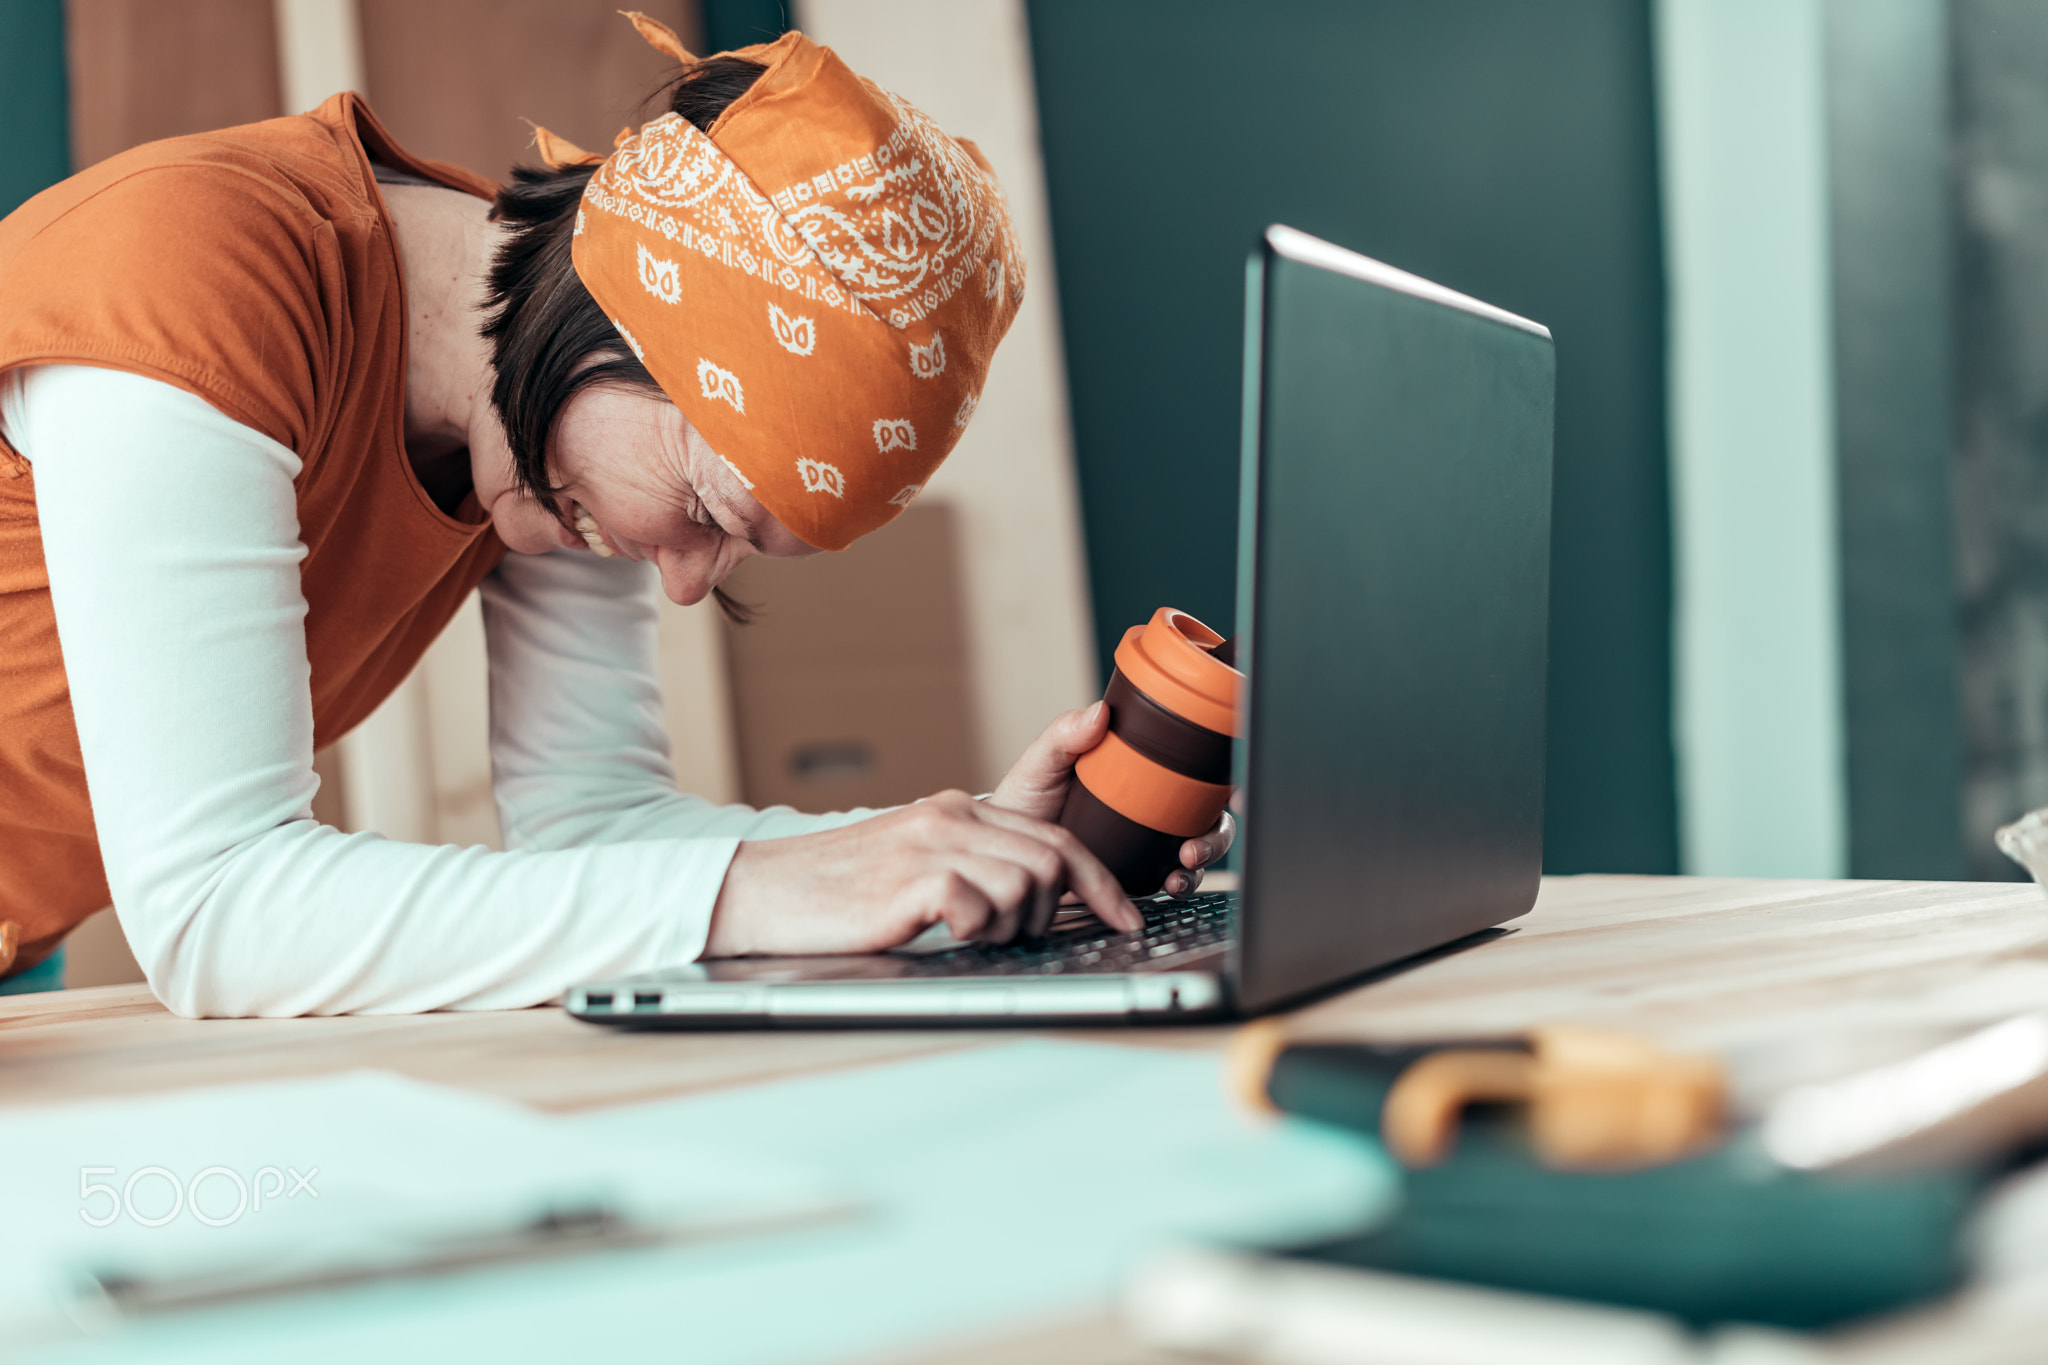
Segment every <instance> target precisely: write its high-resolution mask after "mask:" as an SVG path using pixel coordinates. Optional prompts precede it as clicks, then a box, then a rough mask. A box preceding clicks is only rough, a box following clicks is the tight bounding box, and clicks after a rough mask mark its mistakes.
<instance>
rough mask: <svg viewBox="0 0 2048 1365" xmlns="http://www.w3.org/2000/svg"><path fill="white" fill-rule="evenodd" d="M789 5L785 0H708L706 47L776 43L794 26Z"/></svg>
mask: <svg viewBox="0 0 2048 1365" xmlns="http://www.w3.org/2000/svg"><path fill="white" fill-rule="evenodd" d="M789 8H790V7H789V6H788V5H786V4H784V3H783V0H704V9H703V14H704V50H705V51H706V52H730V51H731V50H732V49H734V48H736V47H752V46H753V45H754V44H755V43H772V42H774V41H775V40H776V39H777V38H780V37H781V36H782V35H783V34H785V33H787V32H788V31H789V29H790V26H791V22H792V21H791V19H790V16H789Z"/></svg>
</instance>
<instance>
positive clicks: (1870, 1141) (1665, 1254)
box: [1232, 1018, 2048, 1329]
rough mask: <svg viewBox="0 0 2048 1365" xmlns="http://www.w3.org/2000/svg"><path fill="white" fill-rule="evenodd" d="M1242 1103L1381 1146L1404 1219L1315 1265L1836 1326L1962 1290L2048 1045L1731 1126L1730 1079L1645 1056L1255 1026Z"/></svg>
mask: <svg viewBox="0 0 2048 1365" xmlns="http://www.w3.org/2000/svg"><path fill="white" fill-rule="evenodd" d="M1232 1075H1233V1084H1234V1086H1235V1088H1236V1090H1237V1092H1238V1093H1239V1095H1240V1096H1241V1097H1244V1098H1246V1099H1249V1100H1252V1101H1254V1102H1256V1103H1258V1104H1260V1105H1261V1106H1263V1107H1267V1108H1270V1109H1278V1110H1283V1111H1285V1112H1287V1113H1291V1114H1295V1115H1299V1116H1301V1117H1304V1118H1310V1119H1315V1120H1319V1121H1321V1122H1325V1123H1330V1124H1334V1125H1337V1126H1341V1127H1345V1128H1350V1129H1353V1130H1355V1131H1363V1132H1367V1133H1371V1134H1373V1135H1375V1136H1378V1137H1381V1138H1382V1139H1383V1140H1384V1141H1385V1142H1386V1143H1387V1145H1388V1147H1389V1148H1390V1149H1391V1150H1392V1151H1393V1152H1394V1153H1395V1154H1396V1155H1398V1156H1400V1157H1401V1159H1402V1160H1403V1162H1404V1164H1406V1165H1408V1166H1409V1167H1410V1170H1409V1171H1408V1173H1407V1175H1406V1177H1405V1187H1404V1192H1403V1199H1402V1203H1401V1206H1400V1208H1399V1210H1398V1212H1397V1213H1396V1214H1395V1215H1394V1216H1393V1217H1392V1218H1391V1219H1390V1220H1388V1221H1387V1222H1386V1223H1385V1224H1383V1225H1381V1226H1379V1227H1378V1228H1376V1229H1374V1230H1372V1231H1371V1232H1370V1233H1368V1234H1366V1235H1363V1236H1360V1237H1356V1238H1351V1239H1347V1240H1344V1241H1340V1242H1335V1243H1331V1244H1329V1245H1326V1246H1322V1247H1318V1248H1314V1249H1311V1250H1310V1251H1308V1252H1307V1253H1305V1254H1306V1255H1307V1256H1308V1257H1309V1258H1311V1259H1314V1260H1319V1261H1324V1262H1337V1263H1341V1264H1346V1265H1352V1266H1361V1267H1370V1268H1374V1269H1378V1270H1383V1271H1391V1272H1398V1273H1401V1274H1408V1275H1423V1276H1433V1277H1439V1278H1443V1279H1451V1280H1463V1281H1467V1282H1471V1283H1475V1284H1483V1285H1491V1286H1496V1287H1499V1288H1503V1289H1511V1290H1519V1291H1524V1292H1534V1293H1544V1294H1556V1295H1564V1296H1568V1297H1572V1298H1580V1299H1591V1300H1598V1301H1603V1302H1607V1303H1612V1304H1620V1305H1626V1306H1630V1307H1637V1308H1649V1309H1654V1310H1657V1311H1659V1312H1664V1313H1669V1314H1672V1315H1673V1316H1675V1317H1677V1318H1679V1319H1682V1320H1684V1321H1686V1322H1688V1323H1693V1324H1706V1323H1717V1322H1728V1321H1742V1322H1752V1323H1764V1324H1770V1325H1774V1326H1783V1327H1794V1328H1802V1329H1804V1328H1817V1327H1826V1326H1832V1325H1835V1324H1838V1323H1842V1322H1847V1321H1850V1320H1853V1319H1857V1318H1862V1317H1867V1316H1869V1315H1872V1314H1876V1313H1881V1312H1887V1311H1891V1310H1894V1309H1897V1308H1900V1307H1903V1306H1905V1305H1907V1304H1911V1303H1915V1302H1918V1301H1921V1300H1925V1299H1928V1298H1931V1297H1933V1296H1936V1295H1939V1294H1942V1293H1944V1292H1946V1291H1948V1290H1949V1289H1951V1288H1953V1287H1954V1286H1955V1285H1957V1284H1958V1283H1959V1282H1960V1281H1961V1279H1962V1276H1963V1253H1962V1249H1961V1247H1962V1241H1963V1238H1962V1236H1961V1233H1962V1228H1963V1225H1964V1223H1965V1220H1966V1219H1967V1218H1968V1216H1969V1214H1970V1213H1971V1211H1972V1208H1973V1206H1974V1204H1975V1203H1976V1201H1977V1199H1978V1196H1979V1195H1980V1194H1981V1193H1982V1192H1983V1191H1984V1190H1985V1189H1986V1187H1987V1186H1988V1185H1989V1184H1991V1182H1993V1181H1994V1180H1996V1179H1998V1178H1999V1177H2001V1176H2003V1175H2006V1174H2008V1173H2010V1172H2011V1171H2012V1170H2013V1169H2014V1168H2015V1167H2016V1166H2018V1165H2019V1164H2021V1163H2022V1162H2024V1161H2025V1160H2027V1159H2028V1158H2029V1156H2030V1155H2031V1154H2033V1152H2034V1151H2035V1148H2036V1144H2037V1143H2038V1142H2039V1140H2040V1136H2041V1134H2043V1132H2044V1131H2048V1021H2043V1020H2039V1019H2033V1018H2028V1019H2023V1020H2013V1021H2007V1022H2006V1023H2003V1024H2000V1025H1997V1026H1995V1027H1993V1028H1990V1029H1985V1030H1982V1031H1980V1032H1978V1033H1975V1034H1971V1035H1969V1036H1966V1037H1964V1038H1961V1039H1958V1040H1955V1041H1952V1042H1948V1043H1945V1044H1944V1045H1943V1046H1941V1047H1939V1048H1936V1049H1934V1050H1932V1051H1930V1052H1926V1053H1923V1054H1921V1055H1918V1056H1914V1057H1908V1058H1904V1059H1902V1060H1897V1061H1893V1062H1890V1063H1888V1064H1887V1065H1885V1066H1882V1067H1878V1068H1874V1069H1871V1070H1868V1071H1864V1072H1861V1073H1859V1074H1856V1075H1851V1076H1846V1077H1842V1078H1839V1079H1834V1080H1829V1081H1826V1082H1822V1083H1808V1084H1804V1085H1801V1086H1798V1087H1796V1088H1794V1089H1791V1090H1788V1091H1787V1092H1786V1093H1784V1094H1782V1095H1779V1096H1776V1097H1773V1098H1771V1099H1770V1100H1769V1101H1768V1103H1767V1104H1766V1105H1765V1108H1764V1111H1763V1112H1761V1113H1759V1114H1756V1115H1754V1116H1748V1115H1745V1116H1743V1117H1744V1118H1745V1119H1748V1118H1753V1119H1754V1120H1755V1121H1753V1122H1743V1123H1740V1124H1736V1123H1733V1122H1732V1121H1731V1120H1730V1118H1729V1117H1728V1115H1727V1114H1726V1109H1727V1101H1726V1099H1725V1096H1726V1093H1727V1086H1726V1084H1725V1083H1724V1081H1723V1078H1722V1076H1721V1072H1720V1068H1719V1066H1718V1065H1717V1064H1716V1063H1714V1062H1712V1061H1710V1060H1707V1059H1703V1058H1688V1057H1680V1056H1676V1055H1673V1054H1670V1053H1666V1052H1663V1051H1661V1050H1660V1049H1657V1048H1655V1047H1654V1046H1652V1045H1650V1044H1648V1043H1645V1042H1640V1041H1638V1040H1633V1039H1626V1038H1617V1037H1615V1036H1613V1035H1607V1034H1600V1033H1596V1032H1593V1031H1590V1030H1580V1029H1572V1028H1556V1029H1542V1030H1538V1031H1536V1032H1535V1033H1534V1034H1532V1035H1531V1036H1530V1037H1528V1038H1512V1039H1481V1040H1469V1039H1468V1040H1459V1041H1457V1042H1455V1043H1443V1044H1421V1045H1405V1046H1386V1045H1374V1044H1368V1043H1353V1042H1293V1041H1290V1040H1289V1039H1288V1038H1287V1037H1286V1036H1285V1034H1284V1033H1280V1032H1277V1031H1276V1030H1275V1029H1274V1028H1273V1027H1272V1026H1271V1025H1266V1026H1259V1025H1254V1026H1253V1027H1252V1028H1251V1029H1248V1030H1246V1031H1245V1033H1244V1034H1243V1035H1242V1036H1241V1038H1240V1040H1239V1043H1238V1046H1237V1048H1236V1049H1235V1052H1234V1056H1233V1072H1232Z"/></svg>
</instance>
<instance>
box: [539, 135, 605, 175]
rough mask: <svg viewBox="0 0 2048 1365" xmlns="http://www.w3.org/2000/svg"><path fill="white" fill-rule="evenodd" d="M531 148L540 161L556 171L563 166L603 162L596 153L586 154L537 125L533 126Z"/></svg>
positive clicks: (574, 145) (592, 164)
mask: <svg viewBox="0 0 2048 1365" xmlns="http://www.w3.org/2000/svg"><path fill="white" fill-rule="evenodd" d="M533 146H534V150H535V151H537V152H539V153H540V159H541V160H542V161H545V162H547V163H548V165H549V166H550V167H551V168H552V169H554V170H558V171H559V170H561V169H562V168H563V167H564V166H595V165H597V164H598V163H599V162H601V161H603V160H604V158H603V157H601V156H599V155H598V154H597V153H596V152H586V151H584V150H583V149H582V148H581V147H578V146H577V145H576V144H575V143H573V142H571V141H569V139H568V138H565V137H562V136H559V135H558V134H555V133H551V132H549V131H548V130H547V129H545V128H543V127H541V126H540V125H539V124H538V123H536V124H534V125H533Z"/></svg>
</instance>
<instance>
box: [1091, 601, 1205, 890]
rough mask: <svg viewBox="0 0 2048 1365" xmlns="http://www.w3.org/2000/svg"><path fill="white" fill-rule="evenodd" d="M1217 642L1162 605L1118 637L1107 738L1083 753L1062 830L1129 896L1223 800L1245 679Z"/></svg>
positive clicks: (1149, 881) (1170, 861) (1156, 883)
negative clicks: (1101, 864) (1103, 866)
mask: <svg viewBox="0 0 2048 1365" xmlns="http://www.w3.org/2000/svg"><path fill="white" fill-rule="evenodd" d="M1221 644H1223V637H1222V636H1220V635H1218V634H1217V633H1216V632H1215V631H1213V630H1211V629H1209V628H1208V627H1207V626H1205V625H1203V624H1202V623H1201V622H1200V621H1197V620H1196V619H1195V618H1194V617H1192V616H1190V615H1188V614H1187V613H1186V612H1184V611H1175V610H1173V609H1172V608H1171V607H1161V608H1160V609H1159V610H1158V611H1156V612H1154V613H1153V615H1152V619H1151V620H1150V621H1149V622H1147V623H1146V624H1144V625H1142V626H1132V627H1131V628H1130V629H1129V630H1128V631H1126V632H1125V633H1124V638H1123V643H1122V644H1120V645H1118V646H1117V649H1116V671H1115V672H1113V673H1111V674H1110V675H1109V687H1108V689H1107V690H1106V691H1105V692H1104V693H1103V700H1104V701H1106V702H1108V703H1109V734H1108V735H1107V736H1106V737H1104V739H1103V741H1102V743H1100V744H1098V745H1096V746H1095V747H1094V748H1093V749H1090V750H1089V751H1088V752H1087V753H1085V754H1083V755H1081V759H1080V761H1079V762H1078V763H1076V764H1075V765H1074V783H1073V785H1072V786H1070V787H1068V788H1067V803H1066V805H1065V807H1064V808H1063V809H1062V810H1061V811H1060V824H1062V825H1063V826H1065V827H1066V828H1067V829H1069V830H1072V831H1073V832H1074V834H1075V835H1077V836H1078V837H1079V838H1080V840H1081V842H1082V843H1084V844H1086V845H1088V847H1089V849H1090V850H1092V851H1093V852H1094V854H1095V856H1096V857H1098V858H1100V859H1102V861H1103V862H1104V863H1106V864H1107V865H1108V867H1109V870H1110V871H1111V872H1113V873H1115V874H1116V877H1117V880H1118V881H1119V882H1121V883H1122V884H1123V888H1124V890H1125V891H1126V892H1127V893H1129V894H1130V895H1133V896H1149V895H1152V894H1153V893H1154V892H1156V891H1158V890H1159V888H1160V887H1161V886H1163V885H1164V884H1165V882H1166V878H1167V876H1168V874H1170V873H1171V872H1172V871H1173V870H1174V869H1175V868H1177V867H1179V866H1180V846H1181V844H1182V843H1184V842H1186V841H1187V840H1189V839H1192V838H1194V837H1195V836H1196V835H1199V834H1207V833H1208V832H1209V830H1210V829H1211V828H1213V827H1214V826H1215V824H1216V820H1217V817H1218V816H1220V815H1222V814H1223V807H1224V804H1225V803H1226V802H1227V801H1229V799H1230V742H1231V740H1232V739H1233V738H1235V737H1236V735H1237V727H1238V720H1237V697H1238V688H1239V687H1240V686H1242V685H1243V683H1244V674H1242V673H1240V672H1238V671H1237V669H1235V668H1233V667H1232V666H1231V665H1230V663H1229V662H1227V661H1226V659H1225V658H1219V657H1217V654H1216V652H1215V651H1216V647H1217V646H1218V645H1221Z"/></svg>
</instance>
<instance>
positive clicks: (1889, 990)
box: [1290, 877, 2048, 1050]
mask: <svg viewBox="0 0 2048 1365" xmlns="http://www.w3.org/2000/svg"><path fill="white" fill-rule="evenodd" d="M2043 1001H2048V898H2044V897H2043V895H2042V894H2041V891H2040V890H2039V889H2038V888H2036V887H2035V886H2033V885H2032V884H2031V883H2012V882H1851V881H1829V882H1822V881H1761V880H1740V879H1734V878H1704V877H1568V878H1549V879H1546V880H1545V882H1544V885H1543V892H1542V895H1541V896H1540V897H1539V898H1538V900H1537V903H1536V908H1535V910H1534V911H1532V912H1531V913H1530V914H1529V915H1528V916H1526V917H1525V918H1523V919H1521V920H1517V921H1514V922H1512V923H1510V924H1509V925H1508V926H1506V929H1505V932H1502V933H1501V934H1500V936H1499V937H1498V938H1495V939H1494V940H1492V941H1491V942H1485V943H1481V944H1479V945H1477V946H1473V947H1467V948H1464V949H1462V950H1452V951H1449V952H1446V953H1444V954H1442V955H1441V956H1439V957H1438V958H1437V959H1436V960H1434V961H1432V962H1429V963H1427V964H1426V965H1423V966H1420V967H1416V968H1414V969H1411V970H1408V971H1404V972H1399V973H1397V974H1394V975H1392V976H1390V977H1388V978H1386V979H1384V980H1382V981H1379V982H1377V983H1376V984H1370V985H1367V986H1364V987H1361V988H1358V989H1354V990H1352V991H1349V992H1346V993H1345V994H1344V995H1341V996H1339V997H1337V998H1335V999H1333V1000H1329V1001H1327V1002H1324V1003H1322V1004H1319V1005H1315V1006H1312V1007H1310V1008H1308V1009H1305V1010H1302V1011H1299V1012H1297V1014H1296V1015H1295V1016H1294V1018H1293V1020H1292V1021H1291V1025H1290V1027H1291V1029H1292V1030H1293V1031H1295V1032H1297V1033H1298V1034H1301V1035H1305V1036H1322V1035H1335V1036H1346V1035H1356V1036H1369V1037H1375V1038H1440V1037H1457V1036H1460V1035H1472V1034H1485V1033H1501V1032H1513V1031H1517V1030H1520V1029H1524V1028H1527V1027H1529V1026H1531V1025H1533V1024H1538V1023H1543V1022H1546V1021H1551V1020H1569V1021H1572V1022H1578V1023H1587V1024H1598V1025H1606V1026H1610V1027H1614V1028H1619V1029H1624V1030H1629V1031H1635V1032H1641V1033H1645V1034H1648V1035H1651V1036H1654V1037H1657V1038H1659V1039H1661V1040H1663V1041H1665V1042H1666V1043H1668V1044H1671V1045H1673V1046H1682V1047H1691V1048H1701V1049H1708V1050H1724V1049H1734V1048H1743V1047H1751V1046H1759V1045H1766V1044H1770V1043H1775V1042H1781V1041H1787V1040H1794V1039H1798V1038H1801V1037H1806V1036H1812V1035H1814V1034H1816V1033H1818V1032H1821V1031H1835V1030H1854V1029H1859V1028H1868V1027H1900V1026H1906V1025H1922V1024H1925V1025H1932V1026H1949V1025H1957V1024H1966V1023H1972V1022H1977V1021H1981V1020H1992V1019H2000V1018H2004V1017H2006V1016H2008V1015H2013V1014H2019V1013H2023V1012H2027V1011H2031V1010H2037V1009H2039V1008H2041V1007H2042V1002H2043Z"/></svg>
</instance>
